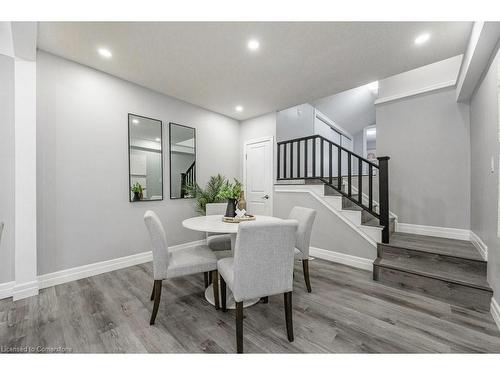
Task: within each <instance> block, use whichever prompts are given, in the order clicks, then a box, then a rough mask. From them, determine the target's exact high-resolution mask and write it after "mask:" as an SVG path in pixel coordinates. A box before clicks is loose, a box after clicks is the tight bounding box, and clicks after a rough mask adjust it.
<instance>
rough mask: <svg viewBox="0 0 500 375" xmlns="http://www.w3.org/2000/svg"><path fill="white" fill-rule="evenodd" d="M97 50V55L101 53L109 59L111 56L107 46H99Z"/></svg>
mask: <svg viewBox="0 0 500 375" xmlns="http://www.w3.org/2000/svg"><path fill="white" fill-rule="evenodd" d="M97 52H99V55H101V56H102V57H104V58H106V59H109V58H111V56H113V54H112V53H111V51H110V50H109V49H107V48H99V49H98V50H97Z"/></svg>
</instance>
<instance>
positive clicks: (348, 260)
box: [309, 246, 375, 271]
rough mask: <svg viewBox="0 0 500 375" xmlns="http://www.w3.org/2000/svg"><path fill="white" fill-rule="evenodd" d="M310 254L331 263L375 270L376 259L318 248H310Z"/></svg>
mask: <svg viewBox="0 0 500 375" xmlns="http://www.w3.org/2000/svg"><path fill="white" fill-rule="evenodd" d="M309 254H310V255H311V256H312V257H316V258H319V259H324V260H328V261H330V262H335V263H340V264H344V265H346V266H351V267H354V268H359V269H362V270H366V271H372V270H373V262H374V260H375V259H368V258H361V257H357V256H354V255H349V254H345V253H340V252H337V251H331V250H325V249H320V248H318V247H313V246H311V247H310V248H309Z"/></svg>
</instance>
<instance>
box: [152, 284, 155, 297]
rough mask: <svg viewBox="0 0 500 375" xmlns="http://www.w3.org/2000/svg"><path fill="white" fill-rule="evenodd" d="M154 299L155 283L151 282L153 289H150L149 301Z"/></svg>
mask: <svg viewBox="0 0 500 375" xmlns="http://www.w3.org/2000/svg"><path fill="white" fill-rule="evenodd" d="M154 299H155V283H154V282H153V290H152V291H151V301H152V300H154Z"/></svg>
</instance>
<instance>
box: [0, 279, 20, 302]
mask: <svg viewBox="0 0 500 375" xmlns="http://www.w3.org/2000/svg"><path fill="white" fill-rule="evenodd" d="M15 284H16V282H15V281H9V282H7V283H2V284H0V300H1V299H4V298H9V297H12V291H13V290H14V285H15Z"/></svg>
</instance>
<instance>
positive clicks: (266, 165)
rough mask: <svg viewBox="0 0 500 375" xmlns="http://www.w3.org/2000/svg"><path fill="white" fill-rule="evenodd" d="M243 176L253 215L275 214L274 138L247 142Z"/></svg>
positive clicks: (249, 208)
mask: <svg viewBox="0 0 500 375" xmlns="http://www.w3.org/2000/svg"><path fill="white" fill-rule="evenodd" d="M243 169H244V171H243V178H244V181H243V182H244V185H245V191H246V194H245V195H246V201H247V211H248V213H249V214H252V215H269V216H272V214H273V195H272V193H273V191H272V190H273V138H272V137H271V138H265V139H257V140H252V141H248V142H246V143H245V162H244V167H243Z"/></svg>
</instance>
